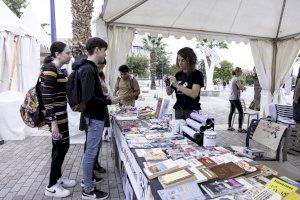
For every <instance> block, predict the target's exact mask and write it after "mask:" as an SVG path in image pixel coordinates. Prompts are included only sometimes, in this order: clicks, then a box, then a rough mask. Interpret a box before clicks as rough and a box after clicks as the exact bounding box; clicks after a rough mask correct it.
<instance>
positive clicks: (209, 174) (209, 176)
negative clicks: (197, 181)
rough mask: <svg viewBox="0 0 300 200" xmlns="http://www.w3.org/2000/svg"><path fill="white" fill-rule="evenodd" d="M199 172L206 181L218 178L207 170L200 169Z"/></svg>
mask: <svg viewBox="0 0 300 200" xmlns="http://www.w3.org/2000/svg"><path fill="white" fill-rule="evenodd" d="M198 169H199V168H198ZM199 171H200V172H201V173H202V174H203V175H204V176H205V177H206V178H207V180H213V179H216V178H218V176H217V175H216V174H215V173H214V172H213V171H211V170H210V169H209V168H200V169H199Z"/></svg>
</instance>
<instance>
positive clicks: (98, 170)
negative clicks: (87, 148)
mask: <svg viewBox="0 0 300 200" xmlns="http://www.w3.org/2000/svg"><path fill="white" fill-rule="evenodd" d="M94 171H95V172H98V173H100V174H104V173H106V169H104V168H103V167H101V166H100V165H99V166H98V167H97V168H94Z"/></svg>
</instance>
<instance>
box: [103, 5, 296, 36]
mask: <svg viewBox="0 0 300 200" xmlns="http://www.w3.org/2000/svg"><path fill="white" fill-rule="evenodd" d="M283 3H284V0H264V1H261V0H251V1H245V0H227V1H224V0H164V1H161V0H123V1H119V0H109V1H108V0H105V2H104V12H103V14H102V15H103V19H104V21H106V22H108V23H109V24H111V23H114V24H119V25H123V26H127V27H136V28H137V29H140V30H144V31H148V30H151V31H152V32H155V31H156V33H163V34H165V35H166V36H168V35H175V36H179V37H181V36H185V37H187V38H191V37H196V38H198V37H200V38H201V37H202V38H205V37H207V36H208V37H213V38H216V37H217V36H222V40H224V38H225V39H228V40H229V41H230V40H234V41H236V40H242V39H244V41H248V39H249V38H253V39H254V38H255V37H257V38H256V39H259V38H260V39H264V38H275V37H276V35H277V28H278V24H279V23H278V22H279V20H280V16H281V10H282V7H283ZM299 8H300V1H298V0H287V1H286V3H285V8H284V13H283V17H282V25H281V29H280V32H279V35H278V36H279V38H281V37H286V36H289V35H293V34H298V33H299V32H300V25H299V24H297V20H296V19H299V18H300V13H299ZM258 27H259V28H258Z"/></svg>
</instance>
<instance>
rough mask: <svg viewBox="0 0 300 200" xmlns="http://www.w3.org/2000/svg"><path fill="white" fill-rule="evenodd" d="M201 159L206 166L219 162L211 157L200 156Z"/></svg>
mask: <svg viewBox="0 0 300 200" xmlns="http://www.w3.org/2000/svg"><path fill="white" fill-rule="evenodd" d="M199 161H200V162H201V163H202V164H203V165H204V166H205V167H213V166H216V165H217V163H216V162H215V161H213V160H212V159H211V158H209V157H204V158H200V159H199Z"/></svg>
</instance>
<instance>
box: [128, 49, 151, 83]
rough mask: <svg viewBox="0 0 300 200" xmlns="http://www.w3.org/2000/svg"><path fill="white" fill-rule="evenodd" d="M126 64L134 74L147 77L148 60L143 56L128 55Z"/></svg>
mask: <svg viewBox="0 0 300 200" xmlns="http://www.w3.org/2000/svg"><path fill="white" fill-rule="evenodd" d="M127 65H128V67H129V68H130V70H131V72H132V73H133V75H134V76H138V77H141V78H148V77H149V73H148V66H149V60H148V58H147V57H145V56H140V55H138V56H130V57H128V58H127Z"/></svg>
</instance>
